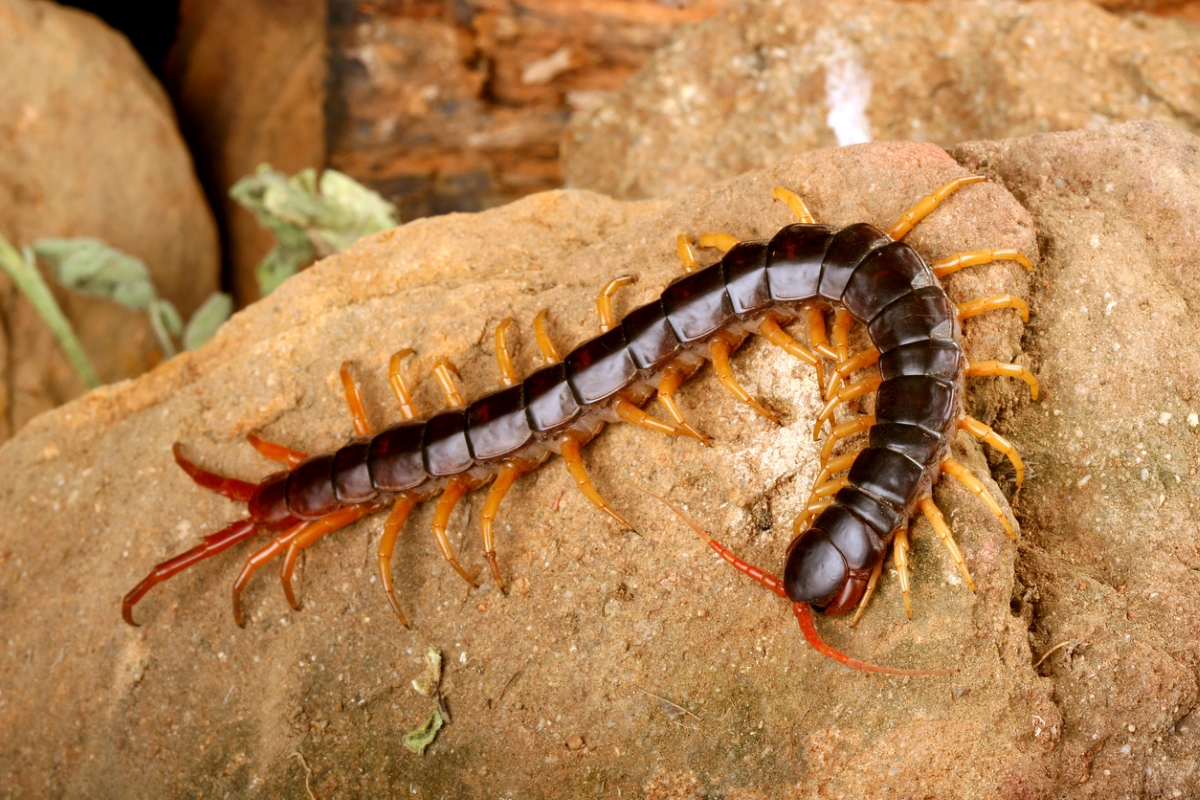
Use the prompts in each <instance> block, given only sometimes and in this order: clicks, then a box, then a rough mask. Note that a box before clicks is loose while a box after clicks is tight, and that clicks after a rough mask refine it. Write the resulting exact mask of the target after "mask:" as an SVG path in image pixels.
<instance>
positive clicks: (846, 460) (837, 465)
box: [808, 449, 862, 503]
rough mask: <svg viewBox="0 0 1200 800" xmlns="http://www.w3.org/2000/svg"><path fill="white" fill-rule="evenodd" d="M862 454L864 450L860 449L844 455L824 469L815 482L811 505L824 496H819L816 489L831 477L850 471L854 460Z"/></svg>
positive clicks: (810, 500) (810, 499) (809, 499)
mask: <svg viewBox="0 0 1200 800" xmlns="http://www.w3.org/2000/svg"><path fill="white" fill-rule="evenodd" d="M861 452H862V450H861V449H859V450H855V451H854V452H853V453H843V454H842V455H840V456H838V457H837V458H835V459H833V460H832V461H830V462H829V463H828V464H826V465H825V466H824V467H822V468H821V471H820V472H819V473H818V474H817V479H816V480H815V481H813V495H812V497H810V498H808V501H809V502H810V503H811V502H812V501H813V500H815V499H816V498H817V497H821V496H822V495H819V494H817V492H816V489H817V488H818V487H820V486H822V485H823V484H824V483H825V482H826V481H828V480H829V477H830V476H831V475H835V474H836V473H839V472H841V471H842V470H844V469H850V466H851V465H852V464H853V463H854V459H856V458H858V454H859V453H861Z"/></svg>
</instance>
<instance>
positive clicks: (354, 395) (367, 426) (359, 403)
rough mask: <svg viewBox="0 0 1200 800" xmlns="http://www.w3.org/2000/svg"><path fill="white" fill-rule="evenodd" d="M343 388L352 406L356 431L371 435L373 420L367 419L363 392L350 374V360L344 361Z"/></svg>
mask: <svg viewBox="0 0 1200 800" xmlns="http://www.w3.org/2000/svg"><path fill="white" fill-rule="evenodd" d="M341 377H342V389H343V391H345V393H346V405H348V406H350V416H352V417H353V418H354V432H355V433H357V434H358V435H359V436H370V435H371V421H370V420H369V419H367V409H366V407H364V406H363V400H362V394H361V393H360V392H359V391H358V384H356V383H355V382H354V376H352V375H351V374H350V362H349V361H345V362H343V363H342V369H341Z"/></svg>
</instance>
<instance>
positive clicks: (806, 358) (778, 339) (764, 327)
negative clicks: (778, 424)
mask: <svg viewBox="0 0 1200 800" xmlns="http://www.w3.org/2000/svg"><path fill="white" fill-rule="evenodd" d="M758 332H759V333H761V334H762V335H763V337H764V338H766V340H767V341H768V342H770V343H771V344H773V345H775V346H776V347H779V348H781V349H783V350H785V351H786V352H787V353H788V355H791V356H795V357H796V358H798V359H800V360H801V361H803V362H804V363H805V364H808V365H809V366H810V367H814V368H815V369H816V370H817V385H818V386H822V385H824V383H825V362H824V361H822V360H821V359H819V358H817V357H816V355H814V354H813V353H810V352H809V351H808V350H807V349H805V348H804V347H802V346H801V344H800V343H799V342H797V341H796V340H795V339H793V338H792V337H791V336H790V335H788V333H787V331H785V330H784V329H783V328H782V327H780V325H779V323H778V322H776V321H775V320H774V319H772V318H770V317H767V318H766V319H764V320H763V321H762V322H761V323H760V324H759V326H758Z"/></svg>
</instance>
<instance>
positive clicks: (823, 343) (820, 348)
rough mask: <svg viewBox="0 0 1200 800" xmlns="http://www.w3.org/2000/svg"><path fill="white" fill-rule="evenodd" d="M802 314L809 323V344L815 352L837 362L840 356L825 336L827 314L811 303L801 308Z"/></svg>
mask: <svg viewBox="0 0 1200 800" xmlns="http://www.w3.org/2000/svg"><path fill="white" fill-rule="evenodd" d="M800 313H801V314H803V315H804V320H805V322H807V323H808V342H809V344H810V345H812V349H813V351H814V352H816V353H819V354H820V355H823V356H825V357H826V358H829V359H833V360H834V361H837V360H838V354H837V352H836V351H835V350H833V348H831V347H830V346H829V339H828V338H827V337H826V335H825V312H824V311H822V310H821V309H820V308H819V307H817V306H815V305H812V304H811V303H805V304H804V305H803V306H801V307H800Z"/></svg>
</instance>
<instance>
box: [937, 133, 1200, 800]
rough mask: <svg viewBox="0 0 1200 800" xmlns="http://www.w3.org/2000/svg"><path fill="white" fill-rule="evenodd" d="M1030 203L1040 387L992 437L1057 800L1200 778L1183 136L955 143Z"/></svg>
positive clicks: (1194, 443)
mask: <svg viewBox="0 0 1200 800" xmlns="http://www.w3.org/2000/svg"><path fill="white" fill-rule="evenodd" d="M951 152H952V154H953V155H954V156H955V157H956V158H957V159H958V160H959V161H960V162H961V163H962V164H963V165H964V166H966V167H967V168H969V169H971V170H972V171H978V172H981V173H984V174H987V175H989V176H991V177H992V178H993V179H995V180H997V181H1000V182H1003V183H1004V184H1005V185H1006V186H1008V187H1009V188H1010V189H1011V190H1012V192H1013V194H1014V195H1015V196H1016V198H1017V200H1018V201H1020V203H1021V204H1022V205H1023V206H1024V207H1025V208H1026V209H1028V211H1029V212H1030V213H1031V214H1032V215H1033V218H1034V221H1035V224H1036V226H1037V231H1038V236H1039V241H1040V242H1041V246H1042V255H1043V259H1044V260H1043V263H1042V266H1041V267H1039V270H1038V273H1037V275H1036V280H1037V282H1038V286H1039V289H1038V290H1037V291H1035V294H1034V297H1035V298H1036V303H1035V317H1034V324H1033V326H1032V330H1031V332H1030V335H1029V337H1028V338H1027V339H1026V346H1027V350H1028V351H1029V352H1030V353H1031V355H1032V356H1033V358H1034V363H1036V364H1037V365H1038V373H1039V375H1040V376H1041V380H1042V384H1043V386H1045V388H1046V390H1047V392H1046V393H1047V397H1046V400H1045V402H1041V403H1037V404H1033V405H1030V406H1025V407H1022V408H1019V409H1016V410H1015V411H1014V413H1012V414H1011V415H1010V416H1009V417H1008V420H1007V422H1006V430H1009V431H1010V432H1011V434H1012V438H1013V441H1014V442H1015V444H1016V445H1017V446H1018V447H1019V448H1020V449H1021V451H1022V452H1023V453H1025V454H1026V457H1027V459H1028V460H1029V462H1030V463H1031V468H1032V473H1033V474H1032V477H1031V478H1030V479H1029V482H1028V483H1027V488H1026V489H1025V490H1024V491H1023V492H1022V496H1021V498H1020V501H1019V502H1018V503H1017V504H1016V510H1017V517H1018V519H1020V520H1021V521H1022V525H1023V527H1024V532H1025V536H1024V539H1023V541H1022V548H1021V556H1020V558H1019V559H1018V562H1017V578H1018V583H1017V588H1016V589H1015V590H1014V598H1015V599H1014V604H1015V606H1014V607H1015V608H1017V609H1019V610H1020V613H1021V614H1022V616H1024V617H1025V618H1026V619H1029V620H1031V622H1032V629H1031V635H1030V643H1031V645H1032V648H1033V651H1034V652H1035V653H1038V654H1043V653H1045V652H1047V651H1048V650H1049V649H1050V648H1052V647H1053V646H1055V645H1057V644H1059V643H1061V642H1067V643H1069V644H1068V645H1067V646H1066V647H1064V648H1063V649H1061V650H1059V651H1057V652H1056V653H1055V654H1054V655H1051V656H1050V657H1049V658H1048V659H1047V660H1046V662H1045V664H1044V665H1043V666H1042V668H1041V673H1042V674H1047V675H1050V676H1051V677H1052V678H1053V680H1054V702H1055V705H1056V706H1057V708H1058V709H1059V711H1060V713H1061V715H1062V718H1063V738H1062V740H1061V742H1060V743H1059V745H1058V747H1057V749H1056V752H1055V759H1056V763H1057V777H1058V784H1059V790H1058V791H1057V792H1056V795H1055V796H1058V797H1068V798H1108V797H1121V796H1125V795H1129V796H1133V797H1180V796H1182V797H1196V796H1197V791H1200V790H1198V789H1197V787H1200V765H1198V764H1197V761H1196V756H1197V753H1200V713H1197V712H1196V705H1197V696H1196V695H1197V668H1198V666H1200V630H1198V629H1197V627H1196V624H1195V620H1196V618H1197V616H1198V614H1200V522H1198V520H1200V511H1198V509H1200V479H1198V477H1197V467H1198V466H1200V424H1198V422H1197V414H1198V413H1200V356H1198V355H1197V354H1198V353H1200V326H1198V325H1197V322H1196V312H1197V311H1198V310H1200V289H1198V288H1197V287H1198V286H1200V265H1198V262H1197V257H1196V252H1197V246H1198V245H1200V234H1198V232H1200V139H1197V138H1196V137H1195V136H1192V135H1190V134H1186V133H1183V132H1181V131H1179V130H1177V129H1175V128H1171V127H1169V126H1165V125H1157V124H1152V123H1144V122H1142V123H1129V124H1126V125H1121V126H1117V127H1113V128H1107V129H1104V130H1101V131H1095V132H1087V133H1083V132H1079V133H1071V134H1063V135H1057V136H1035V137H1031V138H1029V139H1019V140H1015V141H1008V142H983V143H973V144H965V145H960V146H958V147H955V148H953V149H952V150H951Z"/></svg>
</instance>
